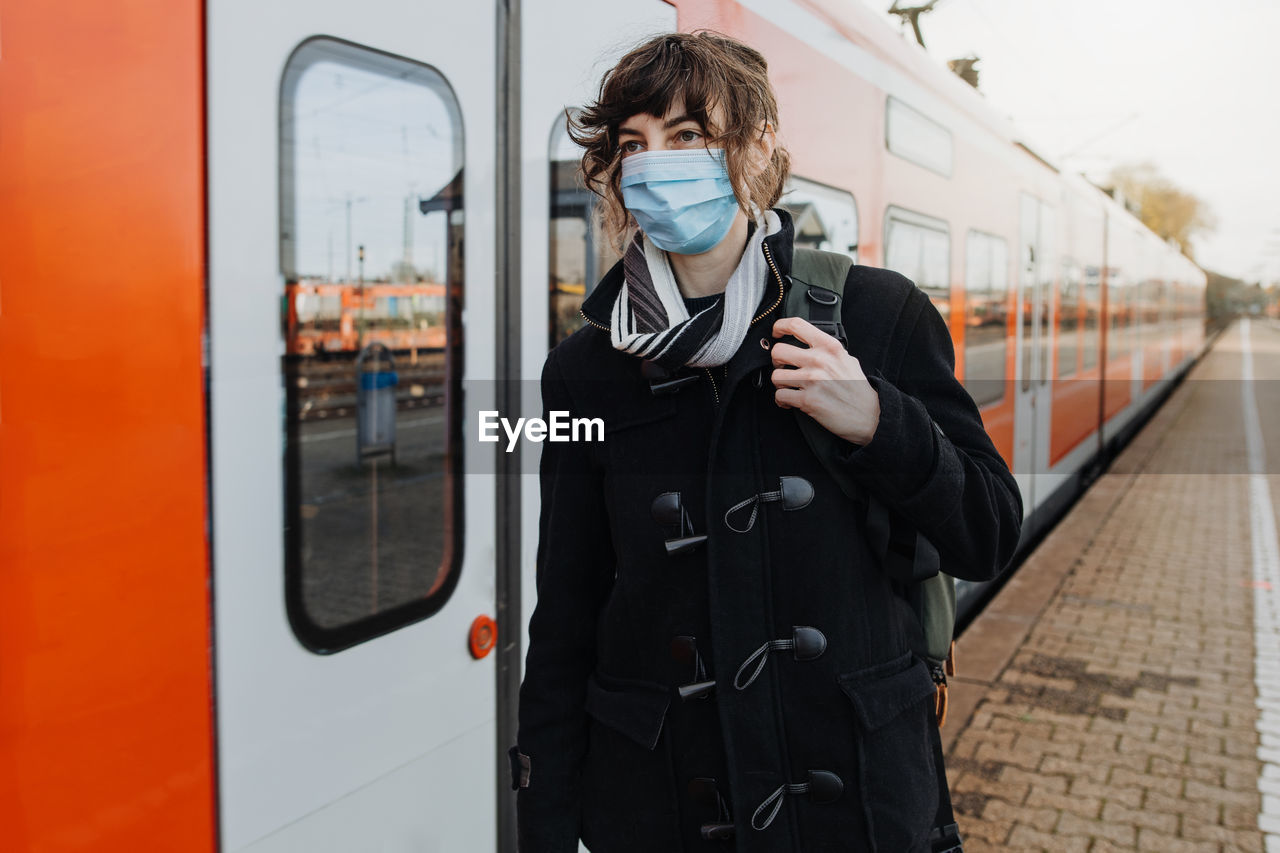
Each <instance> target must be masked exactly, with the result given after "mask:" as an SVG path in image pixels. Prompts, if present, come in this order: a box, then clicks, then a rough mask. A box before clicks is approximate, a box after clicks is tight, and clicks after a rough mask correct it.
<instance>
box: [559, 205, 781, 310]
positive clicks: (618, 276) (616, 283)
mask: <svg viewBox="0 0 1280 853" xmlns="http://www.w3.org/2000/svg"><path fill="white" fill-rule="evenodd" d="M773 210H774V212H775V213H777V214H778V218H779V219H780V220H781V221H782V227H781V228H780V229H778V231H777V233H775V234H770V235H769V236H768V237H765V238H764V243H765V245H766V246H768V247H769V253H770V257H772V258H773V261H774V263H775V264H776V265H777V267H778V274H779V275H780V276H781V277H782V280H783V282H787V275H788V274H790V272H791V251H792V248H793V246H794V243H795V231H794V229H793V226H792V224H791V214H790V213H788V212H787V211H785V210H783V209H781V208H777V207H775V208H774V209H773ZM772 278H773V274H772V272H770V279H772ZM622 282H623V272H622V261H618V262H617V263H616V264H614V265H613V267H612V268H611V269H610V270H609V271H608V272H607V273H605V275H604V278H602V279H600V283H599V284H597V285H596V286H595V289H594V290H592V291H591V293H590V294H589V295H588V296H587V298H586V299H584V300H583V301H582V315H583V316H584V317H586V318H587V320H589V321H590V322H591V323H593V324H595V325H597V326H603V327H604V328H606V329H608V328H609V317H610V315H611V314H612V313H613V303H614V302H616V301H617V299H618V293H619V292H620V291H621V290H622ZM777 287H778V282H777V281H773V280H771V281H769V282H768V284H767V285H766V287H765V289H764V298H763V299H762V300H761V301H760V305H759V306H758V307H757V309H756V313H757V314H759V313H760V312H761V311H763V310H765V309H766V308H768V307H769V306H770V305H772V304H773V303H774V300H776V299H777V298H778V291H777Z"/></svg>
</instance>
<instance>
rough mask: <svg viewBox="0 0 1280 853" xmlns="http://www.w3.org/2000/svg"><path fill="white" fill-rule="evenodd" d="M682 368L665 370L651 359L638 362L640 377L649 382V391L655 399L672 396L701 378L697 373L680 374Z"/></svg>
mask: <svg viewBox="0 0 1280 853" xmlns="http://www.w3.org/2000/svg"><path fill="white" fill-rule="evenodd" d="M683 370H684V368H679V369H678V370H676V371H671V370H667V369H666V368H665V367H663V366H662V365H660V364H658V363H657V362H656V361H653V360H652V359H648V358H646V359H643V360H642V361H641V362H640V375H641V376H643V377H644V378H645V379H648V380H649V391H650V393H652V394H653V395H654V396H655V397H661V396H663V395H664V394H674V393H675V392H677V391H679V390H680V389H681V388H683V387H685V386H686V385H691V384H692V383H694V382H697V381H698V379H699V378H700V377H701V374H698V373H684V374H683V375H682V374H681V371H683Z"/></svg>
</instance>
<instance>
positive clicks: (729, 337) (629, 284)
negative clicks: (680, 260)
mask: <svg viewBox="0 0 1280 853" xmlns="http://www.w3.org/2000/svg"><path fill="white" fill-rule="evenodd" d="M781 228H782V220H780V219H779V218H778V214H776V213H774V212H773V211H772V210H766V211H765V212H764V214H763V217H762V221H757V227H756V228H755V231H754V233H753V234H752V235H751V237H750V239H748V240H747V248H746V250H745V251H743V253H742V260H740V261H739V262H738V266H737V268H736V269H734V271H733V274H732V275H731V276H729V283H728V285H727V286H726V287H725V291H724V294H723V298H722V299H718V300H716V301H715V302H714V303H713V304H712V305H711V306H709V307H707V308H704V309H703V310H701V311H699V312H698V313H697V314H694V315H693V316H690V315H689V311H688V309H686V308H685V304H684V299H683V298H682V296H681V293H680V288H679V286H678V285H677V284H676V277H675V274H674V273H673V272H672V271H671V262H670V260H669V259H668V258H667V253H666V252H664V251H662V250H661V249H659V248H657V247H656V246H654V245H653V243H651V242H650V241H649V238H647V237H645V236H644V233H643V232H638V233H637V234H636V237H635V240H633V241H632V243H631V246H630V247H629V248H628V249H627V253H626V255H625V256H624V257H623V259H622V268H623V274H624V279H623V283H622V290H621V291H620V292H619V293H618V298H617V299H616V300H615V301H614V303H613V311H612V312H611V313H610V319H609V337H610V340H611V341H612V343H613V347H614V349H619V350H622V351H623V352H628V353H631V354H632V355H636V356H639V357H641V358H647V359H652V360H653V361H655V362H657V363H658V364H659V365H661V366H662V367H664V368H666V369H667V370H675V369H676V368H678V367H680V366H681V365H685V364H688V365H691V366H693V367H714V366H716V365H720V364H724V363H725V362H727V361H728V360H729V359H730V358H732V357H733V354H734V353H735V352H737V350H738V346H739V344H741V343H742V339H743V338H744V337H745V336H746V334H747V328H748V327H749V326H750V325H751V319H752V314H753V312H754V311H755V309H756V308H757V307H758V306H759V305H760V299H761V297H763V296H764V288H765V284H766V282H767V280H768V274H769V269H768V264H767V263H766V262H765V258H764V249H763V245H764V238H765V237H767V236H769V235H770V234H776V233H777V232H778V231H779V230H780V229H781Z"/></svg>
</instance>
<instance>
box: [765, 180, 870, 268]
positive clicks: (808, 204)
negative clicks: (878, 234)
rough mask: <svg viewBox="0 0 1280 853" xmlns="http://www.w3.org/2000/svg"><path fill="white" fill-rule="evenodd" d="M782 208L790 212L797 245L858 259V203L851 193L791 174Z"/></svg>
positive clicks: (780, 204) (783, 196)
mask: <svg viewBox="0 0 1280 853" xmlns="http://www.w3.org/2000/svg"><path fill="white" fill-rule="evenodd" d="M778 206H779V207H783V208H785V209H786V210H787V211H788V212H789V213H790V214H791V219H792V222H793V224H794V227H795V235H796V236H795V241H796V245H797V246H807V247H809V248H811V249H822V250H823V251H826V252H843V253H844V254H846V255H848V256H849V257H850V258H853V260H854V263H857V261H858V205H857V204H856V203H854V200H853V195H852V193H848V192H845V191H844V190H838V189H835V188H833V187H828V186H826V185H824V184H819V183H815V182H814V181H806V180H805V179H803V178H796V177H792V178H791V179H790V180H789V181H788V182H787V187H786V190H785V191H784V192H783V194H782V200H781V201H780V202H779V203H778Z"/></svg>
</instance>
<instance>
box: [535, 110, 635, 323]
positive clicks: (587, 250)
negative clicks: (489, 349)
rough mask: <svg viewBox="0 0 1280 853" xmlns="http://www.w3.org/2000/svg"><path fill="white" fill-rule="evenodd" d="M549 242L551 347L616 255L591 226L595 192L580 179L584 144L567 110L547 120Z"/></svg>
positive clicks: (576, 319)
mask: <svg viewBox="0 0 1280 853" xmlns="http://www.w3.org/2000/svg"><path fill="white" fill-rule="evenodd" d="M549 159H550V161H551V235H550V239H551V245H550V267H551V270H550V273H551V280H550V287H551V299H550V317H549V318H548V319H549V329H548V331H549V336H548V346H549V347H554V346H555V345H556V344H558V343H560V342H561V341H562V340H564V339H565V338H567V337H568V336H569V335H571V334H572V333H573V332H575V331H576V330H577V329H578V328H579V327H580V326H581V325H582V322H583V320H582V315H581V314H580V313H579V312H578V309H579V308H581V307H582V300H583V299H585V298H586V295H587V294H588V293H590V292H591V291H592V289H593V288H595V286H596V282H598V281H599V280H600V277H601V276H603V275H604V273H605V272H606V271H607V270H608V269H609V268H610V267H611V266H613V265H614V264H615V263H616V262H617V260H618V254H617V252H615V251H614V250H613V247H612V246H610V245H609V244H608V242H607V241H602V240H597V239H596V233H595V231H594V229H593V227H592V220H593V218H594V216H595V211H596V196H595V193H592V192H591V191H589V190H588V189H587V188H586V185H585V184H583V182H582V174H581V172H580V171H579V166H580V164H581V162H582V149H581V148H579V147H578V146H577V145H576V144H575V143H574V142H573V140H571V139H570V138H569V133H568V131H567V130H566V129H565V115H564V113H560V114H559V115H557V116H556V118H555V119H554V121H553V122H552V125H551V146H550V158H549Z"/></svg>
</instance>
